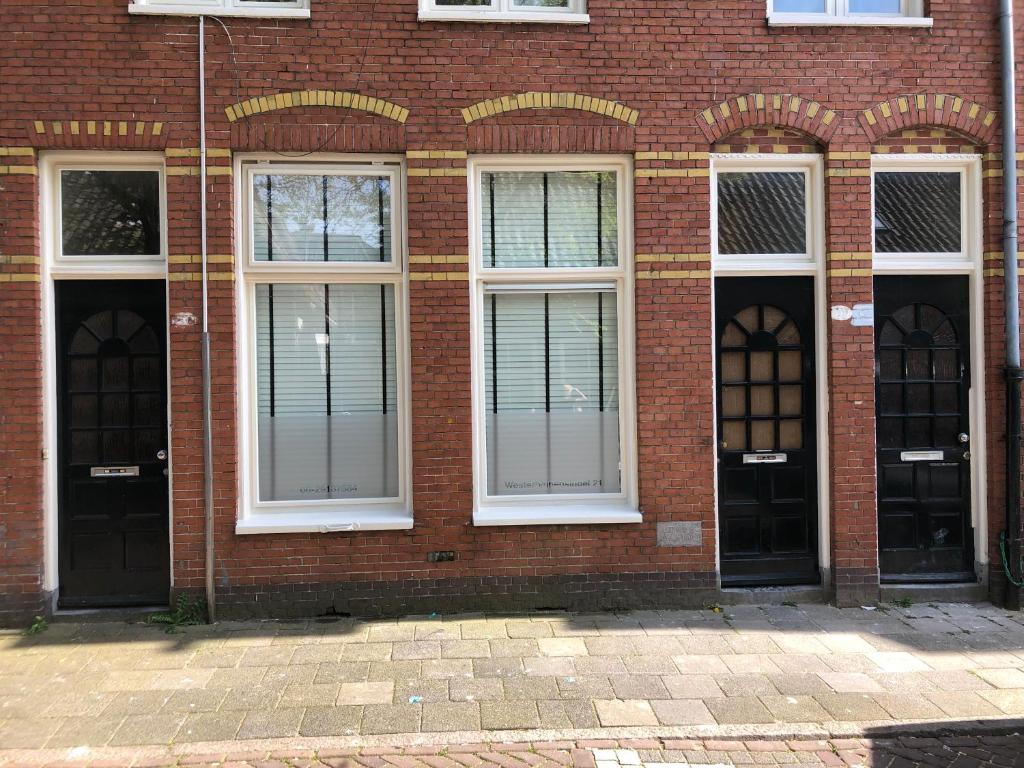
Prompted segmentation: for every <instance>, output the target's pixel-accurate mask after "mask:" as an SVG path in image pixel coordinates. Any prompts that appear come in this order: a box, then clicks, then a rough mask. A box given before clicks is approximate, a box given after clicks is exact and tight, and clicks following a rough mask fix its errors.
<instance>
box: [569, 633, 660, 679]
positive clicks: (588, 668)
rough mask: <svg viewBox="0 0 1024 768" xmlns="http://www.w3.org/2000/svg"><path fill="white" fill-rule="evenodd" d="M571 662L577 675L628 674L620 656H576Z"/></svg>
mask: <svg viewBox="0 0 1024 768" xmlns="http://www.w3.org/2000/svg"><path fill="white" fill-rule="evenodd" d="M587 639H588V640H589V639H595V638H587ZM571 661H572V663H573V666H574V667H575V668H576V674H577V675H603V676H605V677H607V676H608V675H624V674H626V665H625V664H623V663H622V659H621V658H619V657H618V656H576V657H575V658H573V659H572V660H571ZM673 663H675V662H673ZM677 669H678V668H677Z"/></svg>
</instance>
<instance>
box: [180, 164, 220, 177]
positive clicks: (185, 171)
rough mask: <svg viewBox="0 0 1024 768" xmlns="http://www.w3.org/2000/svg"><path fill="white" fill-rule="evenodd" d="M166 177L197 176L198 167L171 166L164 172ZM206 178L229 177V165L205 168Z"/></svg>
mask: <svg viewBox="0 0 1024 768" xmlns="http://www.w3.org/2000/svg"><path fill="white" fill-rule="evenodd" d="M166 173H167V175H168V176H198V175H199V166H197V165H172V166H171V167H169V168H168V169H167V171H166ZM206 175H207V176H230V175H231V166H230V165H208V166H206Z"/></svg>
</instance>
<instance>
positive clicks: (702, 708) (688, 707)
mask: <svg viewBox="0 0 1024 768" xmlns="http://www.w3.org/2000/svg"><path fill="white" fill-rule="evenodd" d="M651 707H652V708H653V709H654V714H655V715H657V717H658V721H659V722H660V723H661V724H662V725H714V724H715V718H714V717H713V716H712V714H711V712H710V711H709V710H708V708H707V706H706V705H705V703H704V702H703V701H701V700H700V699H671V700H667V701H666V700H662V701H652V702H651Z"/></svg>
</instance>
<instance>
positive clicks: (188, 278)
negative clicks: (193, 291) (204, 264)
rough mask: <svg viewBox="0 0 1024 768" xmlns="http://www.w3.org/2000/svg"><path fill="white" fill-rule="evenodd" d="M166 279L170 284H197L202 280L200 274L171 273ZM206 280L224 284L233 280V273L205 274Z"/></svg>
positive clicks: (201, 274)
mask: <svg viewBox="0 0 1024 768" xmlns="http://www.w3.org/2000/svg"><path fill="white" fill-rule="evenodd" d="M167 279H168V280H169V281H170V282H172V283H198V282H200V281H201V280H202V279H203V273H202V272H171V273H170V274H168V275H167ZM206 279H207V280H209V281H210V282H214V281H218V282H226V281H229V280H234V279H235V273H234V272H207V273H206Z"/></svg>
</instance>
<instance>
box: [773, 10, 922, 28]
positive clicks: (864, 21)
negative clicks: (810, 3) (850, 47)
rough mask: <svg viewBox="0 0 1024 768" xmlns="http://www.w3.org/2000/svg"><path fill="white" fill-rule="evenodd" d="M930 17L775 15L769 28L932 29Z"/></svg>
mask: <svg viewBox="0 0 1024 768" xmlns="http://www.w3.org/2000/svg"><path fill="white" fill-rule="evenodd" d="M932 24H933V21H932V19H931V17H928V16H831V15H829V14H827V13H773V14H772V15H771V16H769V17H768V26H769V27H931V26H932Z"/></svg>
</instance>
